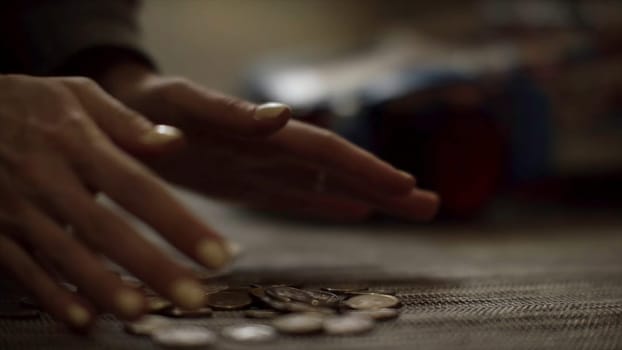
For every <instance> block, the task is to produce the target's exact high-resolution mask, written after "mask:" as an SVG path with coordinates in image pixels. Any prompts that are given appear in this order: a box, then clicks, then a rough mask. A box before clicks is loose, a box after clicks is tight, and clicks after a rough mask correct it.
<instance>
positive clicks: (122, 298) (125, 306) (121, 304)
mask: <svg viewBox="0 0 622 350" xmlns="http://www.w3.org/2000/svg"><path fill="white" fill-rule="evenodd" d="M115 301H116V304H117V307H118V308H119V310H120V311H121V312H122V313H123V315H124V316H126V317H136V316H138V315H140V313H141V312H142V311H143V305H144V303H143V298H142V296H141V295H140V294H139V293H138V292H136V291H133V290H128V289H123V290H121V291H120V292H118V293H117V296H116V300H115Z"/></svg>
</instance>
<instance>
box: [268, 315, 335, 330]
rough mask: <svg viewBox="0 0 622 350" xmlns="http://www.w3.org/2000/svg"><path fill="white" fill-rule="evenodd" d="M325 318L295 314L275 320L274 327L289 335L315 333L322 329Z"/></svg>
mask: <svg viewBox="0 0 622 350" xmlns="http://www.w3.org/2000/svg"><path fill="white" fill-rule="evenodd" d="M323 323H324V316H322V315H321V314H318V313H309V312H303V313H294V314H289V315H283V316H280V317H277V318H275V319H274V320H273V321H272V325H273V326H274V328H276V329H277V330H278V331H279V332H283V333H288V334H307V333H315V332H318V331H320V330H321V329H322V325H323Z"/></svg>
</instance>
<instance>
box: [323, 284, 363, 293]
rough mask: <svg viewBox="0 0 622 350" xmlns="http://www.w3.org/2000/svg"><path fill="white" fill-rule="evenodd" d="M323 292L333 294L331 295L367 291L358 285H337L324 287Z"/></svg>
mask: <svg viewBox="0 0 622 350" xmlns="http://www.w3.org/2000/svg"><path fill="white" fill-rule="evenodd" d="M322 290H325V291H327V292H331V293H340V294H343V293H349V292H362V291H365V290H367V288H366V287H362V286H360V285H356V284H336V285H331V286H330V287H323V288H322Z"/></svg>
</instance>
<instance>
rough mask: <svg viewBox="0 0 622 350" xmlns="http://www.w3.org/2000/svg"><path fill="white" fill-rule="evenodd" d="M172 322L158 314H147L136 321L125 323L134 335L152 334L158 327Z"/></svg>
mask: <svg viewBox="0 0 622 350" xmlns="http://www.w3.org/2000/svg"><path fill="white" fill-rule="evenodd" d="M171 324H172V322H171V320H169V319H168V318H166V317H162V316H156V315H145V316H143V317H141V318H140V319H138V320H136V321H134V322H128V323H125V325H124V329H125V331H126V332H128V333H130V334H134V335H150V334H151V333H153V332H154V331H155V330H156V329H158V328H162V327H167V326H170V325H171Z"/></svg>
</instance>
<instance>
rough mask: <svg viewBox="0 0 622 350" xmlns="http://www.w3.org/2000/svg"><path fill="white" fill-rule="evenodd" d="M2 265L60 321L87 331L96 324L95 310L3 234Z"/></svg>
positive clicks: (1, 244) (0, 252)
mask: <svg viewBox="0 0 622 350" xmlns="http://www.w3.org/2000/svg"><path fill="white" fill-rule="evenodd" d="M0 265H2V266H4V267H5V268H6V269H7V270H8V271H9V272H10V273H12V274H13V275H14V276H15V278H16V279H17V280H18V282H19V283H20V284H21V285H23V286H24V287H25V288H26V289H28V291H30V292H31V293H32V294H33V295H34V297H35V298H36V299H37V301H38V302H39V303H40V305H41V306H42V307H43V308H44V309H45V310H46V311H48V312H49V313H50V314H51V315H52V316H54V317H55V318H56V319H58V320H61V321H62V322H64V323H66V324H67V325H69V326H71V327H73V328H76V329H86V328H88V327H89V326H90V325H91V324H92V323H93V320H94V316H93V312H92V311H91V310H92V307H91V306H90V305H89V304H88V303H87V302H86V301H84V300H82V299H80V298H79V297H78V296H76V295H74V294H72V293H70V292H69V291H67V290H66V289H64V288H62V287H61V286H60V285H59V284H58V283H56V282H55V281H54V280H53V279H52V278H51V277H50V276H49V275H48V274H47V273H46V272H45V270H44V269H43V268H42V267H41V266H40V265H39V264H37V262H36V261H35V260H34V259H33V258H32V257H31V256H30V255H29V254H28V253H27V252H26V251H25V250H24V249H23V248H22V247H21V246H20V245H19V244H17V243H16V242H15V241H13V240H12V239H10V238H9V237H7V236H5V235H2V234H0Z"/></svg>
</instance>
